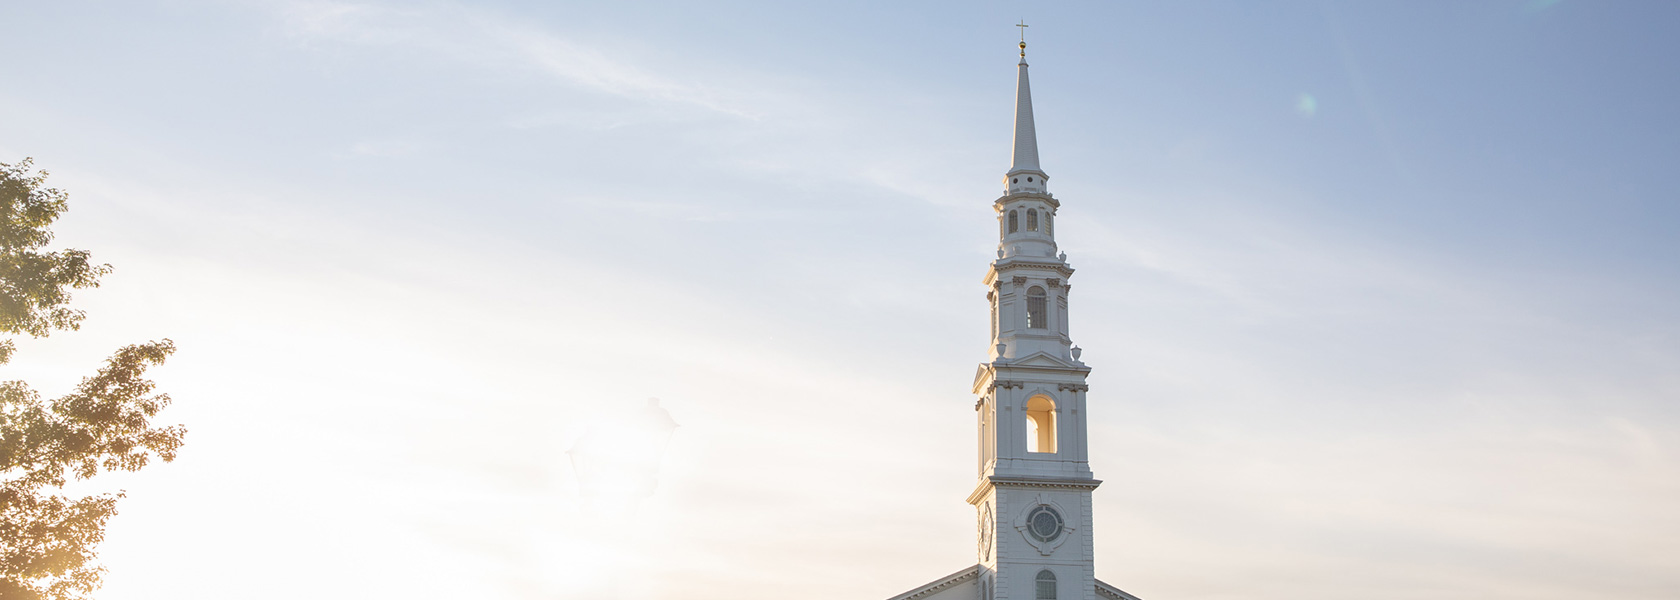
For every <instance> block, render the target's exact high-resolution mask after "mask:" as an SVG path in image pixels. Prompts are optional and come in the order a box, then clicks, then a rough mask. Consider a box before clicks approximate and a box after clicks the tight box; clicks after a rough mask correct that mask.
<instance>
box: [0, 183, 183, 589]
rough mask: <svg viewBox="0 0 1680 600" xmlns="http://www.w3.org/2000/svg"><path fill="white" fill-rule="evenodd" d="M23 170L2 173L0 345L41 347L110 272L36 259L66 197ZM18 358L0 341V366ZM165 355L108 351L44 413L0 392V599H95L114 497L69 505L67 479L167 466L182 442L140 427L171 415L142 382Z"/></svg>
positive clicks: (141, 348) (70, 322)
mask: <svg viewBox="0 0 1680 600" xmlns="http://www.w3.org/2000/svg"><path fill="white" fill-rule="evenodd" d="M30 166H31V161H30V160H29V159H24V160H23V161H21V162H19V163H17V164H6V163H0V335H11V336H16V335H20V334H24V335H29V336H32V337H45V336H47V335H48V334H50V333H52V332H54V331H59V330H75V329H78V328H80V326H81V322H82V317H83V313H82V311H79V310H74V309H71V308H70V307H69V306H68V305H69V302H70V291H71V290H74V289H81V288H90V287H98V286H99V278H100V276H102V275H105V274H106V273H109V272H110V270H111V267H110V265H95V264H93V263H91V262H89V261H88V253H87V251H84V250H69V249H66V250H58V251H50V252H49V251H44V250H43V248H45V247H46V245H47V244H48V243H50V242H51V241H52V237H53V235H52V231H51V230H50V229H48V227H49V226H50V225H52V223H53V221H55V220H57V219H58V216H59V215H60V214H62V213H63V212H64V211H65V209H66V208H67V207H68V196H67V195H66V194H65V193H64V192H63V191H60V190H57V189H53V188H47V187H44V185H45V183H46V178H47V173H46V171H41V172H39V173H35V174H31V173H30ZM15 351H16V346H15V345H14V344H13V343H12V340H11V339H5V340H3V341H0V365H3V364H5V363H6V362H7V361H9V360H10V359H11V357H12V354H13V352H15ZM174 351H175V344H174V343H173V342H171V341H169V340H168V339H164V340H162V341H154V342H148V343H144V344H136V345H132V346H126V347H123V348H121V349H118V350H117V352H116V353H115V354H114V355H112V356H111V358H109V359H108V360H107V361H106V363H105V366H104V367H103V368H101V369H99V371H98V373H96V374H94V375H93V376H91V377H86V378H84V379H82V382H81V384H80V385H78V386H77V387H76V390H75V391H74V392H72V393H70V394H68V395H65V396H63V397H61V398H57V399H53V400H49V401H43V400H42V399H41V395H40V394H38V393H36V392H35V391H34V390H31V389H30V388H29V386H28V385H26V384H25V383H24V382H22V381H5V382H0V598H4V599H6V600H12V599H14V598H16V599H19V600H24V599H31V600H33V599H41V600H75V599H82V598H87V597H89V594H91V593H92V592H93V591H94V590H95V589H98V587H99V581H100V575H101V574H102V573H103V572H104V569H103V568H102V567H100V566H99V565H98V564H96V563H95V562H94V549H95V546H97V545H98V544H99V542H100V540H101V539H103V538H104V535H105V522H106V521H107V520H109V519H110V518H111V516H112V515H115V514H117V509H116V505H117V500H118V499H119V498H121V497H122V496H123V494H122V492H117V493H115V494H95V495H91V496H85V497H79V498H72V497H67V496H65V495H64V494H63V491H64V490H63V487H64V485H65V483H67V482H68V481H69V480H70V479H71V478H75V479H87V478H90V477H93V476H95V475H98V474H99V473H101V472H105V471H115V470H123V471H136V470H139V469H140V468H142V467H145V466H146V464H147V463H148V462H150V460H151V458H152V457H154V456H155V457H157V458H161V459H163V460H164V461H165V462H168V461H171V460H174V459H175V454H176V451H177V450H178V449H179V448H180V447H181V442H182V440H183V438H184V437H185V436H186V429H185V428H183V427H181V426H179V425H175V426H170V427H154V426H152V425H151V423H150V420H151V418H152V417H153V416H155V415H156V414H157V413H158V411H160V410H162V409H163V408H164V407H165V406H168V405H169V396H168V395H167V394H161V393H153V384H152V382H151V381H150V380H147V379H145V378H144V375H145V372H146V369H147V368H148V367H151V366H154V365H159V364H162V363H163V361H164V359H165V358H167V357H168V356H169V355H170V353H172V352H174Z"/></svg>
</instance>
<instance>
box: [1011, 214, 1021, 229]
mask: <svg viewBox="0 0 1680 600" xmlns="http://www.w3.org/2000/svg"><path fill="white" fill-rule="evenodd" d="M1020 230H1021V219H1020V216H1019V215H1018V214H1017V213H1016V211H1013V210H1012V211H1009V233H1015V232H1016V231H1020Z"/></svg>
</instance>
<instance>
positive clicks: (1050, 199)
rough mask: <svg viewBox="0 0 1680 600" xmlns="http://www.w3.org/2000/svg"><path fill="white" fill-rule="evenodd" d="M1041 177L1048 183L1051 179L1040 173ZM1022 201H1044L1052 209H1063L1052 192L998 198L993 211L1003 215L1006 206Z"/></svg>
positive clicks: (1024, 193)
mask: <svg viewBox="0 0 1680 600" xmlns="http://www.w3.org/2000/svg"><path fill="white" fill-rule="evenodd" d="M1039 176H1041V177H1044V179H1045V181H1046V182H1048V181H1049V179H1050V177H1049V176H1047V175H1044V174H1043V173H1039ZM1004 177H1008V175H1005V176H1004ZM1022 200H1043V201H1044V202H1045V203H1046V204H1049V205H1050V208H1052V209H1056V208H1061V207H1062V201H1060V200H1057V199H1056V197H1055V196H1054V195H1052V194H1051V193H1050V192H1015V193H1013V194H1004V195H1002V196H998V199H997V200H993V201H992V210H993V211H996V212H1000V213H1001V212H1003V211H1004V206H1006V205H1008V204H1009V203H1011V202H1019V201H1022Z"/></svg>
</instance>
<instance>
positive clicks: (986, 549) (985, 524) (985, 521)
mask: <svg viewBox="0 0 1680 600" xmlns="http://www.w3.org/2000/svg"><path fill="white" fill-rule="evenodd" d="M992 529H993V527H992V505H990V504H987V505H985V506H982V507H980V560H986V559H989V558H991V557H992Z"/></svg>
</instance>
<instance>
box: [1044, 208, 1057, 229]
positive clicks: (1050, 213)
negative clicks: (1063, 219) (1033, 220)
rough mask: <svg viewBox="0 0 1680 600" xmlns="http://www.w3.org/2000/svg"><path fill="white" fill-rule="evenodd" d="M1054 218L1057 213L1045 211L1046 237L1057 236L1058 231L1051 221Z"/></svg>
mask: <svg viewBox="0 0 1680 600" xmlns="http://www.w3.org/2000/svg"><path fill="white" fill-rule="evenodd" d="M1053 216H1056V215H1055V213H1052V212H1050V211H1048V210H1047V211H1044V235H1056V229H1055V228H1054V227H1052V226H1051V220H1050V217H1053Z"/></svg>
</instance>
